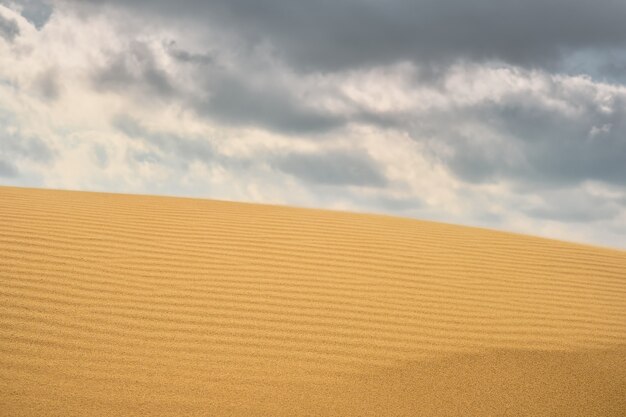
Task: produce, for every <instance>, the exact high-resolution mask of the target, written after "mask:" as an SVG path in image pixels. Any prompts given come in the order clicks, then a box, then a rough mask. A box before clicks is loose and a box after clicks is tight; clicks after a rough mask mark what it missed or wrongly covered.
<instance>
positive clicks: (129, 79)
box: [92, 41, 175, 98]
mask: <svg viewBox="0 0 626 417" xmlns="http://www.w3.org/2000/svg"><path fill="white" fill-rule="evenodd" d="M92 82H93V84H94V86H95V87H96V88H97V89H98V90H100V91H116V92H120V91H127V90H128V89H134V90H137V91H138V92H139V93H143V94H145V93H148V94H153V95H156V96H160V97H164V98H169V97H171V96H173V95H174V94H175V87H174V86H173V84H172V81H171V80H170V78H169V77H168V75H167V73H166V72H165V71H163V70H162V69H161V68H160V67H159V66H158V65H157V63H156V62H155V59H154V56H153V53H152V51H151V50H150V48H149V47H148V46H147V45H145V44H144V43H141V42H136V41H135V42H131V43H130V44H129V46H128V49H127V50H126V51H124V52H123V53H118V54H112V55H111V56H110V57H109V61H108V63H107V64H106V65H105V66H104V67H101V68H98V70H97V71H96V72H95V73H94V74H93V77H92Z"/></svg>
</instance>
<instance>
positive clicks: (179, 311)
mask: <svg viewBox="0 0 626 417" xmlns="http://www.w3.org/2000/svg"><path fill="white" fill-rule="evenodd" d="M625 345H626V252H624V251H617V250H609V249H600V248H594V247H590V246H584V245H576V244H570V243H563V242H558V241H551V240H545V239H539V238H534V237H527V236H520V235H514V234H507V233H499V232H495V231H489V230H482V229H475V228H468V227H459V226H452V225H445V224H438V223H432V222H422V221H415V220H409V219H400V218H393V217H385V216H373V215H360V214H350V213H340V212H330V211H320V210H305V209H294V208H287V207H275V206H263V205H253V204H237V203H227V202H217V201H207V200H195V199H179V198H162V197H147V196H129V195H113V194H99V193H80V192H66V191H45V190H31V189H19V188H6V187H0V415H2V416H92V415H93V416H115V415H120V416H122V415H123V416H160V415H172V416H228V415H232V416H239V415H241V416H257V415H258V416H353V415H354V416H385V415H394V416H433V417H437V416H570V417H571V416H585V417H591V416H611V417H621V416H626V349H625V348H624V346H625Z"/></svg>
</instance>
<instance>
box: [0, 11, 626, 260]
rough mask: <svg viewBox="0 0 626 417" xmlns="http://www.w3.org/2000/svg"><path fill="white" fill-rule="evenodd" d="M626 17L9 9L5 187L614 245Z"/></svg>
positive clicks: (618, 233)
mask: <svg viewBox="0 0 626 417" xmlns="http://www.w3.org/2000/svg"><path fill="white" fill-rule="evenodd" d="M624 22H626V1H624V0H595V1H587V2H572V1H570V0H508V1H507V0H504V1H503V0H384V1H383V0H315V1H300V0H178V1H169V0H108V1H107V0H103V1H100V0H98V1H96V0H91V1H89V0H87V1H85V0H80V1H79V0H63V1H61V0H58V1H57V0H50V1H46V0H17V1H16V0H0V184H2V185H18V186H32V187H49V188H67V189H81V190H93V191H113V192H124V193H150V194H164V195H179V196H197V197H203V198H214V199H223V200H236V201H248V202H262V203H276V204H287V205H296V206H307V207H321V208H330V209H341V210H352V211H364V212H379V213H389V214H395V215H401V216H407V217H414V218H420V219H430V220H437V221H444V222H448V223H460V224H468V225H476V226H486V227H490V228H497V229H504V230H511V231H517V232H522V233H527V234H533V235H542V236H547V237H553V238H557V239H565V240H573V241H579V242H587V243H592V244H599V245H603V246H613V247H620V248H626V24H624Z"/></svg>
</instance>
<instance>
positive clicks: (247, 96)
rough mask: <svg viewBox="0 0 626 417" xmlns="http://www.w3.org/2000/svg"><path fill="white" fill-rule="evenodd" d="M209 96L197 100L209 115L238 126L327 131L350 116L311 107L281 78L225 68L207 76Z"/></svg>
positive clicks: (340, 124)
mask: <svg viewBox="0 0 626 417" xmlns="http://www.w3.org/2000/svg"><path fill="white" fill-rule="evenodd" d="M205 91H206V92H207V95H208V97H207V98H202V99H197V100H194V103H193V105H194V108H195V109H196V110H197V111H198V112H199V113H200V114H203V115H205V116H208V117H211V118H214V119H217V120H219V121H221V122H223V123H227V124H231V125H234V126H242V125H257V126H261V127H265V128H269V129H270V130H274V131H278V132H282V133H324V132H326V131H329V130H331V129H334V128H337V127H340V126H342V125H343V124H345V123H346V120H345V119H344V118H343V117H341V116H337V115H335V114H333V113H331V112H328V111H323V110H318V109H315V108H311V107H310V106H308V105H307V103H306V101H305V100H302V99H299V98H298V97H296V96H294V94H293V92H290V91H288V90H287V88H286V87H283V86H281V85H280V84H279V83H278V82H277V83H275V84H270V83H256V84H253V83H251V82H250V81H248V80H246V79H245V78H244V77H241V76H239V77H237V76H233V75H231V74H228V73H225V72H221V73H216V74H215V75H214V77H211V78H210V79H209V80H207V84H205Z"/></svg>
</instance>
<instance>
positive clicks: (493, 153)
mask: <svg viewBox="0 0 626 417" xmlns="http://www.w3.org/2000/svg"><path fill="white" fill-rule="evenodd" d="M554 89H555V91H554V92H552V94H551V95H550V97H551V98H554V99H557V100H561V101H562V102H564V103H569V104H573V105H575V106H576V108H577V110H578V111H577V114H576V115H573V116H572V115H567V114H564V113H563V112H561V111H559V110H555V109H554V108H550V107H549V106H547V105H546V104H545V102H544V101H543V99H541V98H538V97H533V96H531V95H509V96H508V97H505V98H503V99H501V100H499V101H498V102H497V103H495V102H487V103H483V104H477V105H473V106H471V107H468V108H459V109H455V110H454V119H455V121H456V123H450V122H449V121H448V122H447V121H446V120H445V119H446V116H445V115H437V116H435V117H434V119H435V120H431V123H432V126H433V127H432V129H433V131H434V132H435V134H437V135H438V136H437V137H438V138H439V139H438V140H437V141H435V143H438V142H439V141H443V142H445V143H446V144H447V145H448V146H449V148H451V149H452V152H451V153H450V154H448V155H446V156H443V157H442V161H443V162H444V163H446V164H447V165H448V166H449V168H450V169H451V170H452V171H453V172H454V173H455V174H456V175H457V176H458V177H459V178H461V179H463V180H465V181H468V182H472V183H484V182H497V181H499V180H503V179H504V180H508V181H515V182H518V183H532V184H534V185H535V186H537V185H541V186H564V185H575V184H579V183H581V182H583V181H586V180H597V181H602V182H606V183H610V184H615V185H620V186H626V163H625V161H626V139H625V138H626V102H625V101H624V99H623V98H620V97H618V96H616V97H614V98H613V100H612V104H611V106H612V108H611V111H603V110H602V108H601V106H600V104H598V103H597V102H595V97H594V94H593V92H592V93H590V94H587V95H579V96H577V97H573V96H571V95H570V93H568V92H567V91H566V90H562V91H557V90H558V87H557V86H554ZM470 120H481V121H484V123H485V126H486V127H488V129H489V131H490V132H492V136H488V137H482V136H481V134H476V133H475V132H473V133H467V132H464V131H463V126H464V123H465V122H467V121H470ZM493 135H495V137H493Z"/></svg>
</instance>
